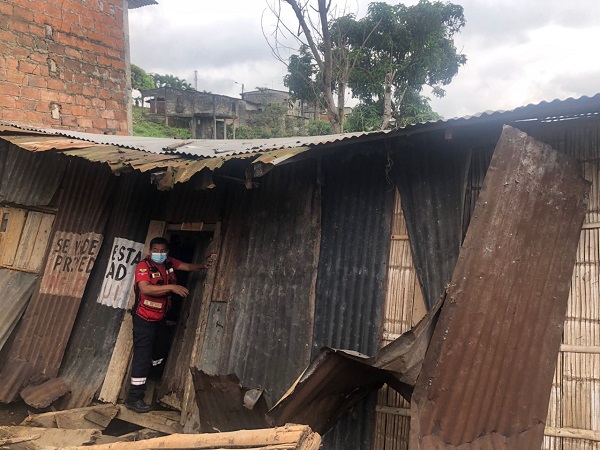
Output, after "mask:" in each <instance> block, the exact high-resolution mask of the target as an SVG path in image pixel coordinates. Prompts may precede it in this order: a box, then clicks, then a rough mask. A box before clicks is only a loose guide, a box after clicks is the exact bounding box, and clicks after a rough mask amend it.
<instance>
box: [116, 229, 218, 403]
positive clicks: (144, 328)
mask: <svg viewBox="0 0 600 450" xmlns="http://www.w3.org/2000/svg"><path fill="white" fill-rule="evenodd" d="M212 263H213V260H212V257H209V258H208V259H207V260H206V263H205V264H193V263H184V262H182V261H179V260H177V259H175V258H170V257H169V241H167V240H166V239H165V238H162V237H156V238H154V239H152V241H150V255H149V256H147V257H146V258H145V259H144V260H142V261H140V262H139V263H138V265H137V266H136V268H135V287H134V290H135V304H134V306H133V309H132V311H131V313H132V315H133V361H132V363H131V385H130V387H129V396H128V397H127V402H126V403H125V406H127V408H129V409H131V410H133V411H136V412H140V413H143V412H148V411H150V406H149V405H147V404H146V403H145V402H144V394H145V392H146V378H147V377H148V373H149V372H150V369H151V368H152V366H157V365H159V364H161V363H162V362H163V360H164V358H165V356H166V354H167V352H168V346H169V343H168V342H163V341H164V339H162V340H161V339H160V338H159V339H157V336H160V334H162V333H161V332H160V331H161V329H162V328H163V327H165V326H166V325H165V316H166V313H167V311H168V310H169V307H170V305H171V294H175V295H178V296H180V297H186V296H187V295H188V294H189V290H188V289H187V288H186V287H184V286H180V285H178V284H177V278H176V277H175V270H183V271H187V272H198V271H201V270H205V269H208V268H209V267H210V266H211V265H212Z"/></svg>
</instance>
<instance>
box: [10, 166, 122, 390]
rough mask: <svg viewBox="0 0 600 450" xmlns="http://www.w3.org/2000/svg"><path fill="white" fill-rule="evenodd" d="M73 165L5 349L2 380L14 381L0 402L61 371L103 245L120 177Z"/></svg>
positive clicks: (93, 168) (90, 167)
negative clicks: (40, 268) (36, 280)
mask: <svg viewBox="0 0 600 450" xmlns="http://www.w3.org/2000/svg"><path fill="white" fill-rule="evenodd" d="M69 166H70V167H69V169H68V171H67V173H66V175H65V180H64V181H63V183H64V184H63V189H62V190H61V197H60V200H59V202H58V208H59V211H58V213H57V214H56V218H55V221H54V226H53V232H52V233H53V237H52V238H51V239H50V242H52V244H51V246H50V247H49V249H48V253H47V256H46V265H45V268H46V269H45V271H44V273H43V276H42V280H41V282H40V285H39V289H36V291H34V293H33V296H32V298H31V301H30V302H29V304H28V306H27V309H26V311H25V314H24V315H23V318H22V319H21V322H20V323H19V325H18V326H17V328H16V329H15V331H14V332H13V334H14V340H13V341H12V343H11V345H10V346H8V345H6V346H5V347H4V348H3V359H4V365H3V367H2V368H1V369H0V379H2V380H10V382H9V383H6V384H5V383H2V384H0V401H2V402H11V401H13V400H14V399H15V398H16V397H17V396H18V393H19V389H20V388H21V387H22V386H24V385H26V384H28V380H29V379H30V378H32V377H34V378H36V379H38V380H40V381H41V380H43V379H49V378H54V377H56V376H57V374H58V370H59V367H60V363H61V360H62V357H63V354H64V351H65V348H66V345H67V341H68V339H69V335H70V333H71V328H72V326H73V323H74V321H75V317H76V315H77V311H78V309H79V303H80V299H81V295H82V294H83V290H84V289H85V285H86V283H87V279H88V277H89V275H90V273H91V271H92V269H93V267H94V264H95V258H96V257H97V252H98V249H99V248H100V245H101V241H102V232H103V230H104V225H105V223H106V219H107V217H108V211H109V209H108V208H109V203H108V200H109V199H110V198H111V194H112V190H113V188H114V186H115V184H114V182H115V181H116V178H115V177H114V176H113V175H112V174H111V173H110V171H108V170H107V169H106V168H104V167H99V166H97V165H92V164H89V163H86V162H85V161H83V160H75V159H74V160H72V161H70V164H69ZM31 182H32V183H35V180H31ZM61 238H62V239H63V240H62V241H60V239H61ZM65 239H73V240H70V241H69V242H67V241H66V240H65Z"/></svg>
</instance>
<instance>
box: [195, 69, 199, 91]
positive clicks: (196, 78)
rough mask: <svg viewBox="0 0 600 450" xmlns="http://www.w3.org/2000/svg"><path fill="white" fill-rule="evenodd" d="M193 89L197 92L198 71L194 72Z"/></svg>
mask: <svg viewBox="0 0 600 450" xmlns="http://www.w3.org/2000/svg"><path fill="white" fill-rule="evenodd" d="M194 89H195V90H198V71H197V70H194Z"/></svg>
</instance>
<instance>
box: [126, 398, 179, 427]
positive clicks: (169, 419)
mask: <svg viewBox="0 0 600 450" xmlns="http://www.w3.org/2000/svg"><path fill="white" fill-rule="evenodd" d="M116 418H117V419H120V420H124V421H126V422H130V423H134V424H136V425H139V426H140V427H144V428H150V429H151V430H156V431H160V432H161V433H165V434H174V433H182V432H183V428H182V426H181V424H180V423H179V422H180V418H181V414H180V413H179V412H177V411H150V412H147V413H143V414H140V413H136V412H134V411H131V410H130V409H127V408H126V407H125V405H119V413H118V414H117V417H116Z"/></svg>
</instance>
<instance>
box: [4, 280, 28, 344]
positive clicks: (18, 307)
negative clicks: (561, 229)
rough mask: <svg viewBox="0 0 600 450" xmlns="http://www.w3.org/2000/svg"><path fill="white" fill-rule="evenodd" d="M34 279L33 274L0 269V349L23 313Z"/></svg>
mask: <svg viewBox="0 0 600 450" xmlns="http://www.w3.org/2000/svg"><path fill="white" fill-rule="evenodd" d="M36 278H37V277H36V274H34V273H28V272H21V271H18V270H9V269H4V268H0V286H2V295H0V311H2V314H1V315H0V349H2V347H4V344H5V343H6V340H7V339H8V337H9V336H10V334H11V332H12V330H13V329H14V327H15V326H16V325H17V322H18V321H19V319H20V318H21V315H22V314H23V311H25V307H26V306H27V303H28V302H29V299H30V298H31V294H33V286H34V283H35V280H36Z"/></svg>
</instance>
